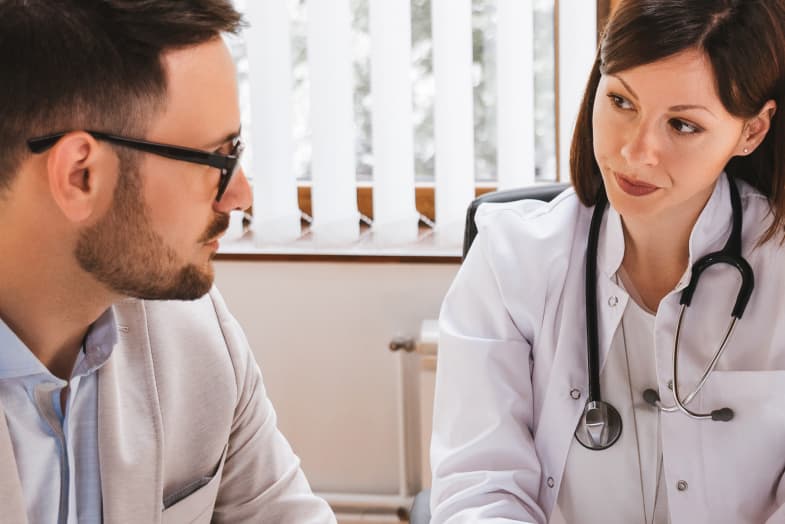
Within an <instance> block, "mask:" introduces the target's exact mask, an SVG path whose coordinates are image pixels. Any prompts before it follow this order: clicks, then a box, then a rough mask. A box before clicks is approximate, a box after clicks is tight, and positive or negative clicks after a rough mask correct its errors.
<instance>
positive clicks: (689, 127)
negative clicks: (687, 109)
mask: <svg viewBox="0 0 785 524" xmlns="http://www.w3.org/2000/svg"><path fill="white" fill-rule="evenodd" d="M669 124H670V126H671V127H672V128H673V129H674V130H675V131H676V132H677V133H679V134H681V135H694V134H696V133H700V132H701V131H703V130H702V129H701V128H699V127H698V126H696V125H695V124H690V123H689V122H685V121H684V120H680V119H678V118H673V119H671V120H670V122H669Z"/></svg>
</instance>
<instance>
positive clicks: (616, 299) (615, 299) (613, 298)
mask: <svg viewBox="0 0 785 524" xmlns="http://www.w3.org/2000/svg"><path fill="white" fill-rule="evenodd" d="M618 303H619V297H617V296H616V295H613V296H611V297H610V298H609V299H608V305H609V306H610V307H616V304H618Z"/></svg>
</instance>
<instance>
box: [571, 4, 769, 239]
mask: <svg viewBox="0 0 785 524" xmlns="http://www.w3.org/2000/svg"><path fill="white" fill-rule="evenodd" d="M783 27H785V0H623V1H622V2H621V4H620V5H619V6H618V8H617V9H616V11H615V12H614V14H613V15H612V16H611V18H610V20H609V21H608V24H607V26H606V28H605V31H604V32H603V35H602V38H601V39H600V46H599V49H598V51H597V58H596V60H595V62H594V66H593V68H592V71H591V74H590V76H589V82H588V85H587V87H586V91H585V93H584V96H583V102H582V103H581V108H580V112H579V113H578V118H577V122H576V124H575V131H574V133H573V139H572V147H571V149H570V171H571V179H572V184H573V186H575V191H576V193H577V194H578V198H580V200H581V202H583V204H584V205H587V206H591V205H594V202H595V200H596V198H597V194H598V191H599V188H600V186H601V185H602V176H601V174H600V168H599V166H598V165H597V161H596V160H595V158H594V149H593V136H592V133H593V132H592V111H593V107H594V98H595V95H596V93H597V85H598V84H599V82H600V78H601V76H602V75H603V74H615V73H618V72H620V71H624V70H627V69H631V68H633V67H637V66H641V65H645V64H650V63H652V62H655V61H657V60H661V59H664V58H667V57H669V56H672V55H675V54H677V53H679V52H682V51H686V50H689V49H697V50H700V51H702V52H703V53H705V55H706V56H707V57H708V59H709V61H710V62H711V64H712V68H713V70H714V76H715V83H716V88H717V92H718V94H719V97H720V100H721V101H722V104H723V105H724V106H725V108H726V109H727V111H728V112H729V113H730V114H732V115H734V116H736V117H739V118H743V119H747V118H752V117H754V116H755V115H757V114H758V113H759V112H760V111H761V109H762V108H763V105H764V104H765V103H766V102H767V101H769V100H774V101H775V102H776V104H777V112H776V113H775V115H774V116H773V118H772V120H771V127H770V129H769V132H768V134H767V136H766V138H765V139H764V141H763V143H761V144H760V145H759V146H758V148H757V149H756V150H755V151H753V152H752V153H751V154H749V155H748V156H736V157H733V158H732V159H731V160H730V161H729V162H728V164H727V165H726V166H725V170H726V171H727V172H728V173H729V174H730V175H731V176H733V177H736V178H739V179H742V180H745V181H747V182H749V183H750V184H751V185H753V186H754V187H755V188H757V189H758V190H759V191H760V192H761V193H763V194H764V195H766V196H767V197H768V199H769V203H770V205H771V209H772V214H773V217H774V221H773V224H772V225H771V227H770V228H769V230H768V231H767V232H766V234H765V235H764V238H763V239H762V241H763V242H765V241H767V240H769V239H771V238H772V237H774V236H775V235H777V233H779V232H783V230H784V229H785V115H783V114H782V113H783V112H785V31H783Z"/></svg>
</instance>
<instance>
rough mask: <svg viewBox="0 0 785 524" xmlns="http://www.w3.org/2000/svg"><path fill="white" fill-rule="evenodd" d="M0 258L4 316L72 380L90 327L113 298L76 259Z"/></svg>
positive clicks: (20, 254) (31, 254)
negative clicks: (74, 368)
mask: <svg viewBox="0 0 785 524" xmlns="http://www.w3.org/2000/svg"><path fill="white" fill-rule="evenodd" d="M2 244H3V242H2V241H0V251H1V252H6V253H14V256H13V257H4V258H0V317H1V318H2V319H3V321H4V322H5V323H6V324H7V325H8V327H9V328H10V329H11V330H12V331H13V332H14V333H15V334H16V336H18V337H19V339H20V340H21V341H22V342H23V343H24V344H25V345H26V346H27V347H28V348H29V349H30V351H31V352H32V353H33V354H34V355H35V356H36V357H37V358H38V359H39V360H40V361H41V362H42V363H43V364H44V366H46V368H47V369H48V370H49V371H51V372H52V374H53V375H55V376H57V377H59V378H62V379H66V380H67V379H69V378H70V376H71V372H72V370H73V366H74V363H75V362H76V358H77V356H78V354H79V350H80V349H81V347H82V344H83V342H84V339H85V336H86V334H87V332H88V330H89V328H90V325H91V324H92V323H93V322H95V320H96V319H98V317H100V316H101V314H102V313H103V312H104V311H106V309H107V308H108V307H110V306H111V304H112V302H113V301H114V300H116V298H117V297H113V296H112V295H111V294H110V293H108V292H107V291H106V289H105V288H103V286H101V285H100V284H98V283H97V282H95V281H94V280H93V279H92V278H90V276H89V275H87V274H86V273H84V272H83V271H81V269H79V268H78V267H77V266H75V263H74V262H73V257H66V256H58V254H56V253H55V254H52V253H41V252H40V251H39V252H36V251H32V250H20V249H19V246H18V245H17V246H15V249H10V250H8V251H6V250H5V249H6V248H8V246H4V245H2Z"/></svg>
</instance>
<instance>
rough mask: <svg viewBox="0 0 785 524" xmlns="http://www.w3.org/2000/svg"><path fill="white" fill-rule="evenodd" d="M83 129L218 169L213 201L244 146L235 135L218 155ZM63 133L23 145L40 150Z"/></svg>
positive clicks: (220, 194) (100, 137)
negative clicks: (226, 152)
mask: <svg viewBox="0 0 785 524" xmlns="http://www.w3.org/2000/svg"><path fill="white" fill-rule="evenodd" d="M85 132H86V133H88V134H89V135H90V136H92V137H93V138H95V139H96V140H104V141H106V142H111V143H113V144H118V145H121V146H125V147H128V148H131V149H136V150H138V151H144V152H145V153H152V154H154V155H158V156H163V157H166V158H172V159H174V160H182V161H183V162H191V163H192V164H200V165H205V166H210V167H214V168H216V169H219V170H220V171H221V178H220V180H219V181H218V194H217V195H216V197H215V201H216V202H219V201H220V200H221V197H223V195H224V192H225V191H226V188H227V187H228V186H229V181H230V180H231V179H232V177H233V176H234V174H235V173H236V172H237V168H238V166H239V165H240V157H241V156H242V154H243V150H244V149H245V144H244V143H243V141H242V139H241V138H240V137H239V136H237V137H234V138H233V139H232V149H231V150H230V151H229V154H228V155H222V154H220V153H210V152H208V151H202V150H199V149H191V148H189V147H180V146H173V145H170V144H160V143H157V142H148V141H146V140H138V139H136V138H126V137H123V136H118V135H111V134H109V133H102V132H100V131H89V130H85ZM65 135H66V133H55V134H53V135H47V136H42V137H38V138H31V139H29V140H28V141H27V147H28V148H30V151H32V152H33V153H43V152H44V151H46V150H47V149H49V148H50V147H52V146H54V145H55V144H56V143H57V141H58V140H60V139H61V138H63V137H64V136H65Z"/></svg>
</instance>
